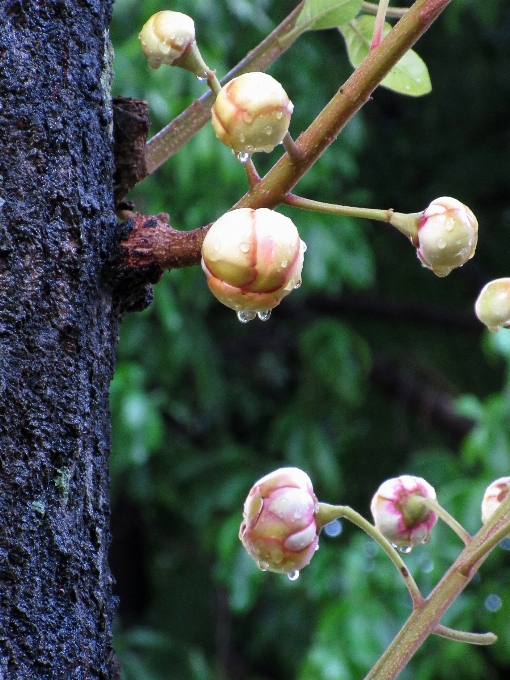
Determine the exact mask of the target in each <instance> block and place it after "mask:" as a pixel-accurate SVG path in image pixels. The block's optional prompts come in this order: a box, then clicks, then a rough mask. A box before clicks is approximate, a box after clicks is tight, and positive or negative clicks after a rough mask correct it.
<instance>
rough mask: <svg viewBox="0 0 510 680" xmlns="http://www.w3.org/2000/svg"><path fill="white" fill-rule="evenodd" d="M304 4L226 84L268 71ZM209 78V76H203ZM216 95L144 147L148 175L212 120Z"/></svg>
mask: <svg viewBox="0 0 510 680" xmlns="http://www.w3.org/2000/svg"><path fill="white" fill-rule="evenodd" d="M303 5H304V0H302V2H300V3H299V5H298V6H297V7H296V8H295V9H294V11H292V12H291V13H290V14H289V15H288V17H287V18H286V19H284V20H283V21H282V23H281V24H279V25H278V26H277V27H276V28H275V29H274V31H272V32H271V33H270V34H269V35H268V36H267V38H265V39H264V40H263V41H262V42H261V43H260V44H259V45H258V46H257V47H256V48H255V49H253V50H252V51H251V52H249V53H248V54H247V55H246V57H245V58H244V59H243V60H242V61H240V62H239V63H238V64H237V66H235V67H234V68H233V69H232V70H231V71H229V73H228V74H227V75H226V76H225V77H224V78H223V79H222V80H221V83H220V84H224V83H226V82H228V81H229V80H231V79H232V78H235V77H236V76H239V75H241V74H242V73H248V72H249V71H265V70H266V69H267V68H268V66H270V65H271V64H272V63H273V62H274V61H276V59H278V57H279V56H280V55H281V54H283V53H284V52H285V51H286V50H287V49H288V48H289V47H290V46H291V45H292V42H293V41H291V42H289V43H288V44H286V45H285V46H282V45H280V42H279V38H280V37H281V36H282V35H285V34H286V33H288V32H289V30H291V29H292V28H293V27H294V25H295V23H296V19H297V17H298V15H299V13H300V12H301V9H302V8H303ZM204 75H207V74H204ZM213 102H214V94H213V93H212V92H207V93H206V94H204V95H202V97H200V99H197V100H196V101H194V102H193V103H192V104H191V105H190V106H188V108H187V109H185V110H184V111H183V112H182V113H181V114H180V115H179V116H177V117H176V118H174V120H173V121H172V122H171V123H169V124H168V125H167V126H166V127H164V128H163V129H162V130H161V131H160V132H158V133H157V134H156V135H154V137H152V138H151V139H150V140H149V141H148V142H147V145H146V147H145V161H146V166H147V174H148V175H150V174H151V173H152V172H154V170H156V169H157V168H159V166H160V165H161V164H162V163H164V162H165V161H166V160H168V159H169V158H170V157H171V156H173V154H174V153H176V152H177V151H178V150H179V149H180V148H181V147H182V146H184V145H185V144H186V142H188V141H189V140H190V139H191V137H193V135H195V134H196V133H197V132H198V131H199V130H200V129H201V128H202V127H203V126H204V125H205V124H206V123H207V121H208V120H209V118H210V117H211V106H212V105H213Z"/></svg>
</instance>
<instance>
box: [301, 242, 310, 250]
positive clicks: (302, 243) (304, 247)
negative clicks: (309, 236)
mask: <svg viewBox="0 0 510 680" xmlns="http://www.w3.org/2000/svg"><path fill="white" fill-rule="evenodd" d="M301 248H302V249H303V252H304V253H306V249H307V248H308V246H307V245H306V243H305V242H304V241H301Z"/></svg>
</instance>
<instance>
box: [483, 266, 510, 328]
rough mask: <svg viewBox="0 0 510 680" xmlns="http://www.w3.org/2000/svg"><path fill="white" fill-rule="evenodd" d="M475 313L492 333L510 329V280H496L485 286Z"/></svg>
mask: <svg viewBox="0 0 510 680" xmlns="http://www.w3.org/2000/svg"><path fill="white" fill-rule="evenodd" d="M475 313H476V316H477V317H478V318H479V319H480V321H481V322H482V323H484V324H485V325H486V326H487V328H488V329H489V330H490V331H491V332H492V333H496V332H497V331H499V329H500V328H510V279H509V278H504V279H496V280H495V281H490V282H489V283H488V284H487V285H486V286H484V287H483V288H482V291H481V292H480V295H479V296H478V299H477V301H476V304H475Z"/></svg>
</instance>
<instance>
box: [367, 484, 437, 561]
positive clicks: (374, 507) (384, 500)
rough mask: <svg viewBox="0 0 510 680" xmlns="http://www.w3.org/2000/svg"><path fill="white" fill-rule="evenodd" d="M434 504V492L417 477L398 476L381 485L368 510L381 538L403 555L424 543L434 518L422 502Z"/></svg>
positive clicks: (434, 515)
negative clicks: (426, 500)
mask: <svg viewBox="0 0 510 680" xmlns="http://www.w3.org/2000/svg"><path fill="white" fill-rule="evenodd" d="M424 498H431V499H432V500H436V492H435V491H434V488H433V487H432V486H431V485H430V484H429V483H428V482H426V481H425V480H424V479H422V478H421V477H411V476H410V475H402V476H401V477H396V478H394V479H388V480H387V481H385V482H384V483H383V484H381V486H380V487H379V489H378V490H377V492H376V494H375V495H374V497H373V498H372V503H371V505H370V509H371V511H372V515H373V518H374V524H375V526H376V527H377V529H378V530H379V531H380V532H381V534H382V535H383V536H384V537H385V538H387V539H388V541H390V543H392V544H393V545H395V546H397V547H398V548H400V549H401V550H402V551H403V552H406V551H408V550H410V549H411V548H412V547H413V546H415V545H419V544H420V543H428V542H429V540H430V532H431V531H432V529H433V527H434V526H435V524H436V522H437V515H436V513H435V512H433V511H432V510H431V509H430V508H429V507H427V505H426V504H425V503H424V502H423V499H424Z"/></svg>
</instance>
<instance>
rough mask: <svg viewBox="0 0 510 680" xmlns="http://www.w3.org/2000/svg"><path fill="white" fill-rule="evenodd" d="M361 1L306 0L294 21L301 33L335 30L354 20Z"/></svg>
mask: <svg viewBox="0 0 510 680" xmlns="http://www.w3.org/2000/svg"><path fill="white" fill-rule="evenodd" d="M360 9H361V0H308V2H307V3H305V6H304V7H303V9H302V10H301V13H300V15H299V16H298V18H297V21H296V28H301V30H302V31H308V30H314V31H315V30H319V29H322V28H335V27H336V26H340V25H341V24H346V23H347V22H348V21H350V20H351V19H354V17H355V16H356V14H357V13H358V12H359V11H360Z"/></svg>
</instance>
